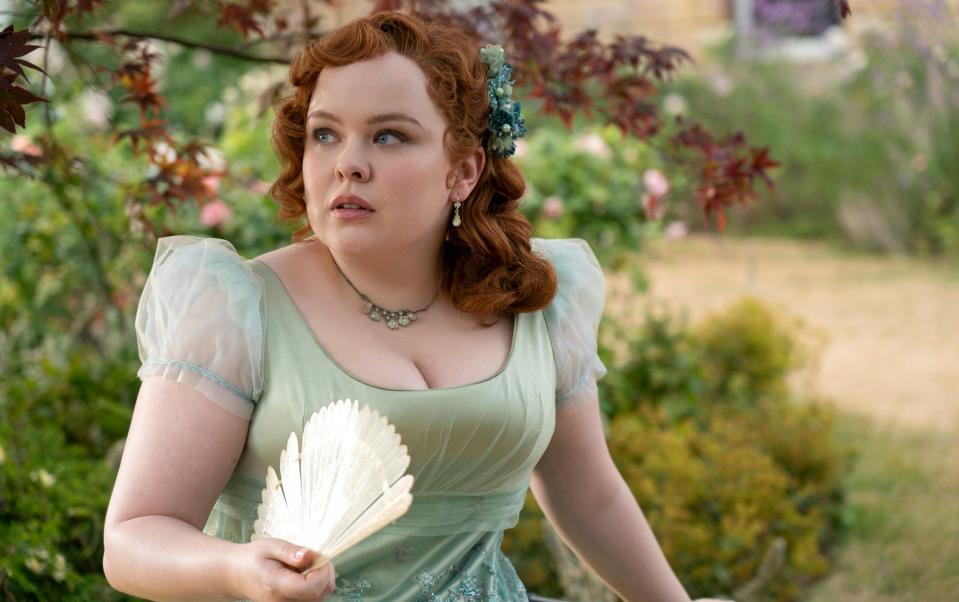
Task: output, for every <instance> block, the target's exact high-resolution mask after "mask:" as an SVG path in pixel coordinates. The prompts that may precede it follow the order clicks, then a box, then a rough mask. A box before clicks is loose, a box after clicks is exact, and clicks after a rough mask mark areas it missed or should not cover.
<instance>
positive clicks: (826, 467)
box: [504, 297, 847, 601]
mask: <svg viewBox="0 0 959 602" xmlns="http://www.w3.org/2000/svg"><path fill="white" fill-rule="evenodd" d="M806 334H807V333H805V332H804V331H803V328H802V325H801V322H799V321H798V320H795V319H787V318H785V317H783V316H781V315H778V314H777V313H775V312H774V311H773V310H772V309H771V308H768V307H766V306H764V305H763V304H762V303H761V302H759V301H758V300H756V299H753V298H748V297H747V298H744V299H742V300H740V301H739V302H738V303H735V304H733V305H732V306H730V307H728V308H726V309H725V310H723V311H720V312H717V313H715V314H713V315H710V316H708V317H706V318H704V319H703V320H702V321H701V322H700V323H698V324H697V325H695V326H688V325H687V324H686V322H685V320H681V319H677V318H676V317H674V316H673V315H671V314H670V313H669V312H668V311H667V310H664V309H659V310H657V309H651V310H649V311H648V312H647V313H646V315H645V320H644V322H643V324H642V326H641V327H640V328H639V329H638V330H637V331H636V332H632V333H630V332H626V333H625V336H626V337H627V338H628V341H627V349H628V351H627V353H626V354H625V355H626V359H625V360H624V361H622V362H620V363H618V364H611V365H610V368H611V369H610V373H609V374H608V375H607V376H606V378H605V379H603V380H602V381H601V382H600V385H601V393H600V397H601V399H602V400H603V405H604V410H605V411H606V414H607V416H608V417H609V418H610V420H609V427H608V434H607V439H608V443H609V446H610V452H611V454H612V456H613V459H614V462H615V463H616V465H617V468H618V469H619V470H620V472H621V474H622V475H623V477H624V479H625V480H626V482H627V484H628V486H629V488H630V490H631V491H632V493H633V495H634V496H635V497H636V499H637V501H638V502H639V504H640V507H641V508H642V509H643V511H644V513H645V515H646V517H647V519H648V520H649V523H650V525H651V526H652V528H653V530H654V532H655V533H656V536H657V538H658V540H659V542H660V544H661V545H662V546H663V549H664V552H665V553H666V555H667V558H668V559H669V561H670V565H671V566H672V567H673V569H674V570H676V572H677V574H678V575H679V577H680V580H681V581H682V582H683V584H684V585H685V586H686V587H687V589H688V590H690V592H691V593H692V594H694V595H695V596H715V595H716V594H718V593H727V594H732V593H733V592H734V591H735V590H736V589H738V588H740V587H742V586H743V585H744V584H746V583H747V582H749V581H750V580H752V579H753V578H754V577H755V576H756V573H757V571H758V569H759V565H760V563H761V562H762V560H763V558H764V556H765V555H766V554H767V552H768V550H769V549H770V547H771V546H772V545H773V542H774V541H775V540H776V539H777V538H782V539H783V540H784V541H785V542H786V546H787V548H786V549H787V555H786V560H785V563H784V566H783V567H782V569H781V570H780V571H779V572H777V573H775V575H774V577H773V579H772V580H771V582H770V583H767V584H765V585H764V587H763V589H762V596H763V597H762V599H764V600H765V599H769V600H784V601H785V600H795V599H797V597H798V596H799V594H800V593H801V591H802V590H803V588H804V587H805V586H806V585H808V584H809V582H810V581H812V580H813V579H816V578H819V577H821V576H823V575H824V574H825V573H826V571H827V570H828V566H829V565H828V560H827V557H826V551H827V550H828V548H829V546H830V545H831V544H832V543H833V541H834V539H835V537H836V532H837V530H838V529H839V527H840V526H841V521H840V516H841V508H842V501H843V493H842V488H841V484H840V476H841V474H842V469H843V467H844V465H845V461H846V459H847V454H846V452H845V451H844V450H842V449H841V448H840V447H839V446H838V444H837V443H836V442H835V440H834V435H833V432H834V421H835V417H834V414H833V411H832V409H831V406H829V405H828V404H826V403H819V402H816V403H810V402H797V401H793V400H791V399H790V397H789V394H788V388H787V386H786V381H787V379H788V377H789V376H790V374H791V373H793V372H794V371H795V370H796V369H799V368H800V367H802V366H804V365H805V363H806V362H808V361H812V359H813V356H814V354H815V352H816V349H815V347H814V346H812V345H810V344H809V342H808V339H807V338H806V337H805V335H806ZM604 357H612V354H610V353H605V354H604ZM541 519H542V512H541V511H540V510H539V508H538V507H537V506H536V504H535V500H534V499H533V498H532V496H531V495H530V496H529V497H528V499H527V502H526V506H525V507H524V511H523V515H522V516H521V519H520V522H519V524H518V525H517V526H516V528H514V529H513V530H511V531H509V532H507V536H506V539H505V542H504V546H505V547H507V549H509V550H510V554H511V558H513V559H514V564H516V566H517V569H518V571H519V572H520V575H521V576H522V578H523V580H524V583H527V584H528V586H529V588H530V589H531V590H532V591H537V592H548V593H549V594H550V595H554V596H561V595H562V592H560V591H557V586H556V583H558V579H557V577H556V575H555V574H554V573H553V572H552V571H553V568H552V564H551V560H550V558H549V555H548V553H547V551H546V549H545V546H544V545H543V540H542V533H541V528H540V520H541Z"/></svg>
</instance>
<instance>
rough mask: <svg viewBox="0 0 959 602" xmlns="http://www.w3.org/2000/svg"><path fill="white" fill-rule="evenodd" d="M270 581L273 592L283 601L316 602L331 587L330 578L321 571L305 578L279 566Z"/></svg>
mask: <svg viewBox="0 0 959 602" xmlns="http://www.w3.org/2000/svg"><path fill="white" fill-rule="evenodd" d="M314 575H315V576H314ZM311 576H312V577H313V578H312V579H311V578H310V577H311ZM269 579H270V582H271V584H272V586H273V587H272V589H273V591H274V592H276V593H277V595H278V596H279V597H281V598H282V599H290V600H315V599H316V598H318V597H320V596H322V595H323V594H324V593H326V590H327V589H328V586H329V577H328V576H327V575H326V574H324V573H322V572H320V571H317V572H316V573H311V574H310V575H305V576H304V575H301V574H300V573H299V572H298V571H296V570H293V569H290V568H289V567H284V566H283V565H279V564H278V565H276V568H275V569H274V570H273V571H271V573H270V575H269Z"/></svg>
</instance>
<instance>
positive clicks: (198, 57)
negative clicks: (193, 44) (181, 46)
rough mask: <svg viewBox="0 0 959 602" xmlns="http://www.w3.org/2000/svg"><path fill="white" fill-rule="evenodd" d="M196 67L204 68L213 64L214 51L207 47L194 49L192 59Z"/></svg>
mask: <svg viewBox="0 0 959 602" xmlns="http://www.w3.org/2000/svg"><path fill="white" fill-rule="evenodd" d="M190 62H191V63H193V67H194V68H195V69H199V70H203V69H207V68H209V67H210V65H212V64H213V53H212V52H210V51H209V50H206V49H205V48H199V49H197V50H194V51H193V58H192V59H191V60H190Z"/></svg>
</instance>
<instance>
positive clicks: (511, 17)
mask: <svg viewBox="0 0 959 602" xmlns="http://www.w3.org/2000/svg"><path fill="white" fill-rule="evenodd" d="M340 1H341V0H326V2H327V3H328V4H331V5H336V4H338V3H339V2H340ZM195 2H196V0H180V1H179V2H177V3H175V4H174V9H173V11H174V13H176V14H179V13H181V12H184V11H187V10H191V9H192V7H193V6H194V4H195ZM833 2H835V3H836V6H837V8H838V10H839V11H840V14H841V15H842V16H843V17H844V18H845V17H847V16H849V15H850V14H851V10H850V8H849V2H848V0H833ZM102 3H103V0H47V1H44V2H42V3H40V15H39V17H38V20H37V23H36V24H35V25H40V24H41V22H43V21H45V22H46V27H45V29H46V31H48V32H49V33H48V34H47V35H48V36H50V37H53V38H56V39H59V40H62V41H64V42H68V41H69V40H70V39H71V38H72V37H75V38H76V39H85V40H94V41H96V42H98V43H103V44H108V45H111V46H114V47H115V48H116V49H117V50H118V51H119V52H120V53H121V55H123V56H125V57H127V58H126V59H125V60H124V61H123V62H122V63H121V65H120V67H118V68H116V69H115V70H113V71H112V73H111V74H112V80H113V84H114V86H117V87H120V88H122V89H123V90H124V91H125V92H126V94H125V95H124V97H123V102H124V103H126V104H129V105H133V106H135V107H137V109H138V112H139V117H140V123H139V124H138V126H137V127H134V128H130V129H127V130H124V131H120V132H117V134H116V137H115V139H116V140H117V141H123V140H129V141H130V143H131V145H132V148H133V150H134V151H135V152H138V153H139V152H145V153H146V156H147V157H148V160H149V161H150V163H151V166H152V170H153V174H154V175H153V176H151V177H150V178H148V179H147V180H146V181H145V184H146V185H148V186H149V194H148V195H147V198H148V199H149V201H150V202H153V203H158V202H163V203H166V204H167V205H169V206H171V207H172V206H173V203H174V201H177V200H185V199H186V198H188V197H193V198H195V199H197V200H198V201H199V202H200V203H203V202H204V201H205V200H207V198H208V195H209V190H208V187H205V186H204V185H203V183H202V181H203V178H204V177H209V176H210V175H211V172H210V170H209V169H208V168H204V167H203V166H202V165H201V163H202V162H201V161H199V160H198V159H199V157H200V156H201V155H202V154H203V150H202V146H201V145H199V144H198V143H195V142H190V143H187V144H185V145H183V146H180V147H177V145H176V144H175V143H174V141H173V138H172V136H171V135H170V133H169V132H168V130H167V123H166V121H165V120H164V119H163V114H162V113H163V108H164V107H165V104H166V101H165V99H164V98H163V96H162V94H161V93H160V92H159V91H158V89H157V81H156V78H155V77H154V75H153V73H152V65H153V63H154V61H155V59H156V57H155V56H154V55H153V54H152V53H151V52H150V51H149V47H148V46H147V44H146V43H145V40H144V39H143V38H144V37H147V38H148V37H150V36H149V35H148V34H146V35H141V34H137V33H130V32H125V31H122V30H117V31H115V32H114V35H115V36H116V37H121V39H126V40H128V41H126V42H125V43H122V44H121V43H119V42H118V41H117V40H115V39H114V35H108V34H105V33H102V32H97V31H96V30H95V29H94V30H93V31H90V32H85V33H84V32H77V33H73V32H67V31H66V30H65V29H64V27H63V21H64V19H66V18H67V17H69V16H80V17H83V16H86V15H89V14H91V13H93V12H94V10H95V9H96V8H97V7H98V6H99V5H101V4H102ZM278 4H279V3H277V2H275V0H217V2H215V4H214V6H215V7H216V19H217V21H216V22H217V26H219V27H225V28H230V29H233V30H235V31H237V32H239V33H240V34H242V36H243V37H244V38H248V37H250V36H251V35H257V36H260V37H261V38H263V40H264V41H270V40H271V39H272V38H271V37H270V36H272V35H273V33H275V32H281V31H283V30H285V29H286V28H287V27H288V26H289V24H288V23H287V18H286V17H287V15H286V14H285V13H284V12H283V10H281V9H280V8H278V7H277V5H278ZM542 5H543V3H542V0H494V1H492V2H490V3H486V4H481V5H480V6H477V7H474V8H472V9H469V10H467V11H462V10H459V9H457V8H456V6H455V5H454V4H453V3H452V2H450V0H377V1H376V2H375V3H374V6H373V12H377V11H381V10H395V9H407V10H412V11H417V12H421V13H427V14H430V15H433V16H434V17H435V18H438V19H446V20H451V21H455V22H456V23H458V24H460V25H462V26H464V27H466V28H467V29H468V30H471V31H473V33H474V34H475V35H476V36H477V38H479V39H486V40H490V39H498V40H500V41H501V43H502V44H503V45H504V47H505V49H506V53H507V56H508V57H509V60H510V62H511V63H512V64H513V66H514V68H515V72H514V78H515V80H516V82H517V85H518V86H520V87H523V88H525V90H526V95H528V96H532V97H533V98H536V99H538V100H539V101H540V110H541V111H542V112H544V113H546V114H554V115H556V116H558V117H559V118H560V119H561V120H562V121H563V123H565V124H566V125H567V127H569V126H571V124H572V120H573V117H574V116H575V115H576V114H577V113H582V114H585V115H586V116H588V117H591V118H592V116H593V113H594V112H596V113H598V114H599V116H600V118H601V119H602V120H603V121H604V122H606V123H610V124H614V125H616V126H617V127H618V128H619V129H620V130H621V131H622V132H623V135H633V136H636V137H638V138H640V139H642V140H651V139H652V138H653V137H654V136H656V135H658V134H660V133H661V132H662V130H663V123H662V118H661V115H660V111H659V108H658V105H657V102H656V101H655V95H656V92H657V89H658V82H657V80H659V81H662V80H665V79H667V78H669V77H670V76H671V75H672V74H673V73H675V72H676V71H677V70H678V69H679V67H681V66H682V64H683V63H685V62H687V61H690V60H691V59H690V57H689V55H688V54H687V53H686V52H685V51H683V50H682V49H680V48H675V47H671V46H664V45H657V44H653V43H652V42H650V41H649V40H648V39H647V38H645V37H643V36H617V37H615V38H614V39H613V40H612V41H611V42H608V43H604V42H602V41H601V40H599V38H598V36H597V32H596V31H595V30H588V31H585V32H583V33H581V34H579V35H578V36H576V37H574V38H573V39H571V40H569V41H563V40H562V39H561V35H560V27H559V23H558V22H557V20H556V19H555V17H554V16H553V15H552V14H550V13H548V12H546V11H544V10H542V8H541V6H542ZM201 13H203V14H206V15H209V13H206V12H205V11H201ZM315 22H316V19H315V18H314V17H312V16H309V15H306V16H304V17H303V23H302V24H301V25H302V26H303V27H304V35H307V34H310V35H313V34H315V32H312V30H311V28H312V26H313V24H315ZM267 30H268V31H269V32H270V34H269V35H268V34H267V33H265V31H267ZM32 35H33V34H31V32H29V31H19V32H18V31H14V30H13V28H12V27H8V28H7V29H5V30H4V31H3V32H0V127H3V128H4V129H6V130H7V131H9V132H14V131H15V128H16V126H18V125H19V126H20V127H23V126H24V124H25V119H26V112H25V110H24V106H25V105H28V104H30V103H35V102H45V99H43V98H40V97H38V96H36V95H34V94H33V93H31V92H30V91H29V90H27V89H25V88H23V87H21V86H19V85H17V80H18V78H20V77H23V78H24V79H26V74H25V72H24V70H25V69H34V70H38V71H41V72H42V70H41V69H40V68H39V67H37V66H36V65H33V64H31V63H29V62H27V61H26V60H24V59H23V58H21V57H23V56H24V55H25V54H27V53H29V52H30V51H32V50H34V49H36V48H38V47H37V46H36V45H33V44H29V43H28V42H29V40H30V38H31V36H32ZM34 37H35V36H34ZM274 37H275V38H276V41H277V42H278V44H279V47H284V46H283V42H282V41H280V38H281V37H282V36H274ZM287 38H288V39H289V36H287ZM164 39H167V40H169V37H166V38H164ZM180 43H184V41H182V40H180ZM186 44H187V45H191V44H190V43H189V41H186ZM195 45H199V46H203V45H202V44H195ZM205 47H206V48H210V49H212V50H214V51H217V50H220V51H224V52H228V53H230V54H232V55H234V56H237V55H239V56H246V58H249V59H251V60H258V59H262V57H256V56H253V55H249V56H247V55H244V54H243V49H242V48H239V49H230V48H219V49H217V48H213V47H211V46H205ZM677 125H678V132H677V133H675V134H671V135H670V136H669V139H668V142H669V144H670V145H671V148H672V150H675V151H677V154H683V153H685V155H687V156H688V155H690V154H691V155H692V156H693V157H694V160H693V161H692V164H693V165H694V167H693V169H694V174H693V175H694V177H695V180H696V196H697V199H698V202H699V204H700V205H701V207H702V210H703V212H704V214H705V217H706V219H707V221H708V220H709V218H710V216H712V215H716V216H717V227H718V228H719V229H722V228H723V226H724V224H725V215H724V209H725V208H726V207H729V206H731V205H733V204H734V203H738V204H743V203H745V202H746V201H747V199H749V198H751V197H754V196H755V195H756V192H755V190H754V185H755V180H756V179H757V178H759V179H761V180H762V181H764V182H765V183H766V185H767V186H769V187H771V186H772V181H771V179H770V178H769V175H768V172H769V171H770V170H772V169H773V168H775V167H777V166H778V165H779V164H778V163H777V162H776V161H775V160H773V159H772V158H771V156H770V151H769V149H768V148H761V149H757V148H754V147H750V146H749V145H747V144H746V141H745V137H744V136H743V135H742V134H741V133H736V134H733V135H731V136H726V137H722V138H717V137H715V136H713V135H712V134H711V133H710V132H708V131H706V130H705V129H704V128H703V127H702V126H700V125H699V124H697V123H695V122H691V121H686V120H683V119H678V120H677ZM161 148H162V149H166V150H164V151H163V152H161V151H159V150H158V149H161ZM171 153H172V154H171Z"/></svg>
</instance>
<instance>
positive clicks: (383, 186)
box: [303, 52, 462, 255]
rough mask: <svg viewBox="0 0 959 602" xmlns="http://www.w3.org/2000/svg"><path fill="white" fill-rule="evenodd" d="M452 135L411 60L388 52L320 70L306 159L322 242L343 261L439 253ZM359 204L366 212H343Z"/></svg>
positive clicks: (310, 211)
mask: <svg viewBox="0 0 959 602" xmlns="http://www.w3.org/2000/svg"><path fill="white" fill-rule="evenodd" d="M445 131H446V122H445V120H444V118H443V116H442V115H441V114H440V112H439V110H438V109H437V108H436V106H435V105H434V104H433V101H432V100H431V99H430V97H429V95H428V94H427V92H426V76H425V75H424V74H423V72H422V71H421V70H420V68H419V67H418V66H417V65H416V63H414V62H413V61H411V60H410V59H408V58H406V57H404V56H401V55H399V54H396V53H392V52H391V53H388V54H385V55H382V56H379V57H377V58H374V59H370V60H366V61H363V62H359V63H353V64H350V65H345V66H342V67H327V68H325V69H323V70H322V71H321V72H320V75H319V77H318V78H317V81H316V86H315V87H314V88H313V94H312V96H311V98H310V102H309V105H308V109H307V122H306V145H305V149H304V152H303V184H304V187H305V192H306V211H307V217H308V219H309V222H310V226H311V227H312V229H313V232H314V233H315V234H316V236H317V237H318V238H319V239H320V240H321V241H323V242H324V243H325V244H326V245H327V246H329V247H330V248H331V249H332V250H333V251H335V252H339V253H346V254H364V255H393V254H396V253H400V252H416V251H417V250H427V251H428V250H435V249H438V248H439V246H440V244H441V243H442V239H443V236H444V234H445V232H446V227H447V221H448V220H449V216H450V202H449V199H450V190H449V187H448V185H447V178H448V177H449V174H450V171H451V165H450V162H449V160H448V158H447V156H446V153H445V150H444V146H443V135H444V133H445ZM449 183H450V184H452V182H449ZM342 195H355V196H357V197H360V199H362V201H357V200H355V199H353V200H351V199H348V198H346V199H344V198H339V197H341V196H342ZM338 198H339V200H337V199H338ZM460 200H462V199H460ZM364 201H365V203H364ZM353 203H355V204H359V205H361V208H351V207H350V206H344V205H347V204H353Z"/></svg>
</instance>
